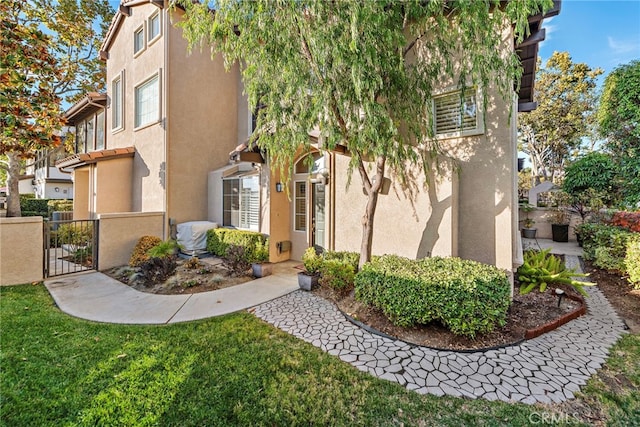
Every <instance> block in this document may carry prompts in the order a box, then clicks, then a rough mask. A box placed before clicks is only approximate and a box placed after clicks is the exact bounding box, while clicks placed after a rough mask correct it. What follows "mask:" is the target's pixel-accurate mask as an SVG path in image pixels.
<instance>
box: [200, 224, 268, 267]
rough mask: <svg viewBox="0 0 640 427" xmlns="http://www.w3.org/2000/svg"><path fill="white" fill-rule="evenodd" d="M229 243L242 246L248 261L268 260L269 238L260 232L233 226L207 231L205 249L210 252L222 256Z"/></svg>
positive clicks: (225, 252)
mask: <svg viewBox="0 0 640 427" xmlns="http://www.w3.org/2000/svg"><path fill="white" fill-rule="evenodd" d="M229 245H237V246H242V247H244V249H245V251H244V253H245V257H246V260H247V262H249V263H253V262H255V263H258V262H265V261H268V260H269V239H268V238H267V237H266V236H265V235H264V234H262V233H258V232H255V231H246V230H236V229H233V228H216V229H213V230H209V231H207V250H208V251H209V252H211V253H212V254H214V255H217V256H219V257H224V256H225V255H226V254H227V250H228V248H229Z"/></svg>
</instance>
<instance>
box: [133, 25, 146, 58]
mask: <svg viewBox="0 0 640 427" xmlns="http://www.w3.org/2000/svg"><path fill="white" fill-rule="evenodd" d="M138 34H142V45H141V46H140V47H138V46H137V44H136V43H137V41H138ZM146 48H147V29H146V28H145V25H144V24H142V25H140V26H139V27H138V28H136V29H135V30H134V31H133V57H134V58H135V57H137V56H138V55H140V54H142V52H144V51H145V49H146Z"/></svg>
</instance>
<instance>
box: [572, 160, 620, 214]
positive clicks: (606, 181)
mask: <svg viewBox="0 0 640 427" xmlns="http://www.w3.org/2000/svg"><path fill="white" fill-rule="evenodd" d="M616 176H617V171H616V166H615V164H614V162H613V160H612V158H611V156H610V155H608V154H605V153H600V152H596V151H594V152H591V153H587V154H585V155H584V156H582V157H580V158H578V159H577V160H576V161H574V162H572V163H570V164H569V165H568V166H567V167H566V168H565V176H564V181H563V183H562V189H563V190H564V191H565V192H566V193H567V194H568V195H569V202H570V204H571V206H572V207H573V209H574V211H576V212H577V213H578V214H579V215H580V216H581V217H582V219H583V220H584V219H585V217H586V216H587V215H589V214H590V213H593V212H597V211H598V210H600V208H602V207H603V206H604V205H608V206H611V205H613V204H615V203H616V202H617V199H618V196H619V191H620V190H619V188H618V182H617V179H616Z"/></svg>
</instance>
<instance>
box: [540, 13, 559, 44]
mask: <svg viewBox="0 0 640 427" xmlns="http://www.w3.org/2000/svg"><path fill="white" fill-rule="evenodd" d="M553 18H554V17H553V16H552V17H551V18H545V20H544V21H542V28H544V30H545V37H544V40H543V41H541V42H540V44H539V45H538V46H539V47H542V46H544V44H545V43H546V42H548V41H549V40H551V39H552V38H553V36H552V35H551V34H553V33H554V32H555V31H556V30H557V29H558V26H557V25H552V24H551V21H553Z"/></svg>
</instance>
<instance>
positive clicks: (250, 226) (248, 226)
mask: <svg viewBox="0 0 640 427" xmlns="http://www.w3.org/2000/svg"><path fill="white" fill-rule="evenodd" d="M246 179H252V180H253V179H255V180H257V185H258V198H257V200H256V199H254V198H251V197H249V201H250V202H251V201H254V202H255V203H257V204H258V205H257V206H254V207H253V210H255V211H257V217H256V219H255V223H252V222H251V220H250V218H251V210H252V209H251V206H249V207H245V203H244V197H243V194H242V189H243V181H244V180H246ZM222 181H223V185H222V200H223V202H222V222H223V224H222V225H223V226H225V227H235V228H238V229H240V230H251V231H260V212H261V194H260V193H261V191H260V175H258V174H257V173H249V174H246V175H241V176H229V177H226V178H223V179H222ZM225 181H226V182H228V181H237V182H238V185H237V188H238V193H237V195H235V196H237V197H238V200H237V203H238V223H237V225H236V224H233V223H232V222H231V223H226V222H225V218H224V217H225V209H224V207H225V200H226V198H227V197H231V196H229V195H227V194H226V193H225V186H224V183H225ZM232 196H233V195H232ZM243 218H244V219H243Z"/></svg>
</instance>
